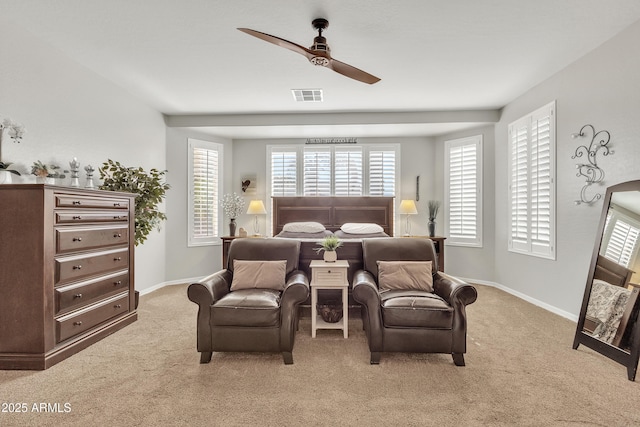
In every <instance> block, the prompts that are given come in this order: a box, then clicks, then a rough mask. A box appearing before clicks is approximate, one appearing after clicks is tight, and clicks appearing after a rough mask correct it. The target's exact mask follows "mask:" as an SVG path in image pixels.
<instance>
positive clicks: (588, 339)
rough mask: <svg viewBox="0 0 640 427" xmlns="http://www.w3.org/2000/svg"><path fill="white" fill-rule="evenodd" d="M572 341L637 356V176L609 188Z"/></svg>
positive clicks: (612, 354) (632, 371) (626, 358)
mask: <svg viewBox="0 0 640 427" xmlns="http://www.w3.org/2000/svg"><path fill="white" fill-rule="evenodd" d="M596 236H597V237H596V242H595V246H594V250H593V256H592V257H591V266H590V268H589V275H588V276H587V285H586V288H585V292H584V298H583V300H582V308H581V310H580V317H579V319H578V326H577V328H576V335H575V339H574V341H573V348H574V349H577V348H578V346H579V345H580V344H582V345H585V346H587V347H589V348H591V349H593V350H595V351H597V352H598V353H600V354H602V355H604V356H607V357H609V358H611V359H613V360H615V361H616V362H618V363H620V364H622V365H624V366H626V367H627V376H628V378H629V380H631V381H634V380H635V377H636V370H637V369H638V357H639V356H640V325H639V323H640V322H638V311H639V309H640V298H639V297H638V295H639V294H640V254H639V252H640V181H629V182H625V183H622V184H617V185H614V186H612V187H609V188H608V189H607V192H606V195H605V197H604V206H603V209H602V215H601V218H600V223H599V226H598V233H597V235H596Z"/></svg>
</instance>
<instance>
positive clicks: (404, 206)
mask: <svg viewBox="0 0 640 427" xmlns="http://www.w3.org/2000/svg"><path fill="white" fill-rule="evenodd" d="M398 213H399V214H401V215H406V217H407V219H406V222H405V226H404V235H405V236H410V235H411V225H410V224H409V215H415V214H417V213H418V209H417V208H416V202H414V201H413V200H403V201H401V202H400V207H399V208H398Z"/></svg>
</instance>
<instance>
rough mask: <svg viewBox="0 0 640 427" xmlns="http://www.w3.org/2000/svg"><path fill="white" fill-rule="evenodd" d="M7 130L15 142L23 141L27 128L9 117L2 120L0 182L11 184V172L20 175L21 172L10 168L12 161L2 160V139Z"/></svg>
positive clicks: (0, 132) (0, 129)
mask: <svg viewBox="0 0 640 427" xmlns="http://www.w3.org/2000/svg"><path fill="white" fill-rule="evenodd" d="M5 130H6V131H7V133H8V134H9V138H11V140H12V141H13V142H16V143H20V141H22V136H23V135H24V133H25V129H24V126H22V125H21V124H18V123H15V122H14V121H13V120H11V119H9V118H5V119H4V120H2V122H0V184H11V174H13V175H17V176H20V172H18V171H17V170H14V169H9V166H11V164H12V163H8V162H7V163H5V162H3V161H2V140H3V135H4V131H5Z"/></svg>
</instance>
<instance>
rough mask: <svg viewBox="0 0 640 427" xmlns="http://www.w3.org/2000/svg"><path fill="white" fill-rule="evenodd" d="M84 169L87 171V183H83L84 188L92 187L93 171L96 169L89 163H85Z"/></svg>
mask: <svg viewBox="0 0 640 427" xmlns="http://www.w3.org/2000/svg"><path fill="white" fill-rule="evenodd" d="M84 171H85V172H86V173H87V183H86V184H85V185H84V188H94V185H93V173H94V172H95V171H96V170H95V168H94V167H93V166H91V165H87V166H85V167H84Z"/></svg>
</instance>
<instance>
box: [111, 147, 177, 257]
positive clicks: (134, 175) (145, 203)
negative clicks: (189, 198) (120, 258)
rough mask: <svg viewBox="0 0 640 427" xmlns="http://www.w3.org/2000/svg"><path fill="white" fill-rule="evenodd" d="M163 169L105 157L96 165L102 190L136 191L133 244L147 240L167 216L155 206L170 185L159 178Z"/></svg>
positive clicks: (160, 201) (163, 174) (162, 176)
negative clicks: (131, 165)
mask: <svg viewBox="0 0 640 427" xmlns="http://www.w3.org/2000/svg"><path fill="white" fill-rule="evenodd" d="M166 173H167V171H166V170H164V171H159V170H157V169H155V168H154V169H151V170H150V171H149V172H148V173H147V172H146V171H145V170H144V169H142V168H141V167H138V168H134V167H126V166H123V165H122V164H120V162H114V161H113V160H111V159H109V160H108V161H106V162H104V163H103V164H102V167H101V168H100V179H102V180H103V183H102V185H100V188H101V189H102V190H111V191H124V192H126V193H133V194H136V202H135V215H136V221H135V231H136V236H135V241H136V246H137V245H139V244H141V243H143V242H144V241H145V240H147V236H148V235H149V233H150V232H151V231H152V230H154V229H160V224H161V223H162V221H164V220H166V219H167V216H166V215H165V214H164V213H162V212H160V211H159V210H158V204H160V203H162V201H163V200H164V198H165V194H166V192H167V190H169V189H170V188H171V187H170V186H169V184H167V183H166V182H163V180H164V177H165V174H166Z"/></svg>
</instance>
